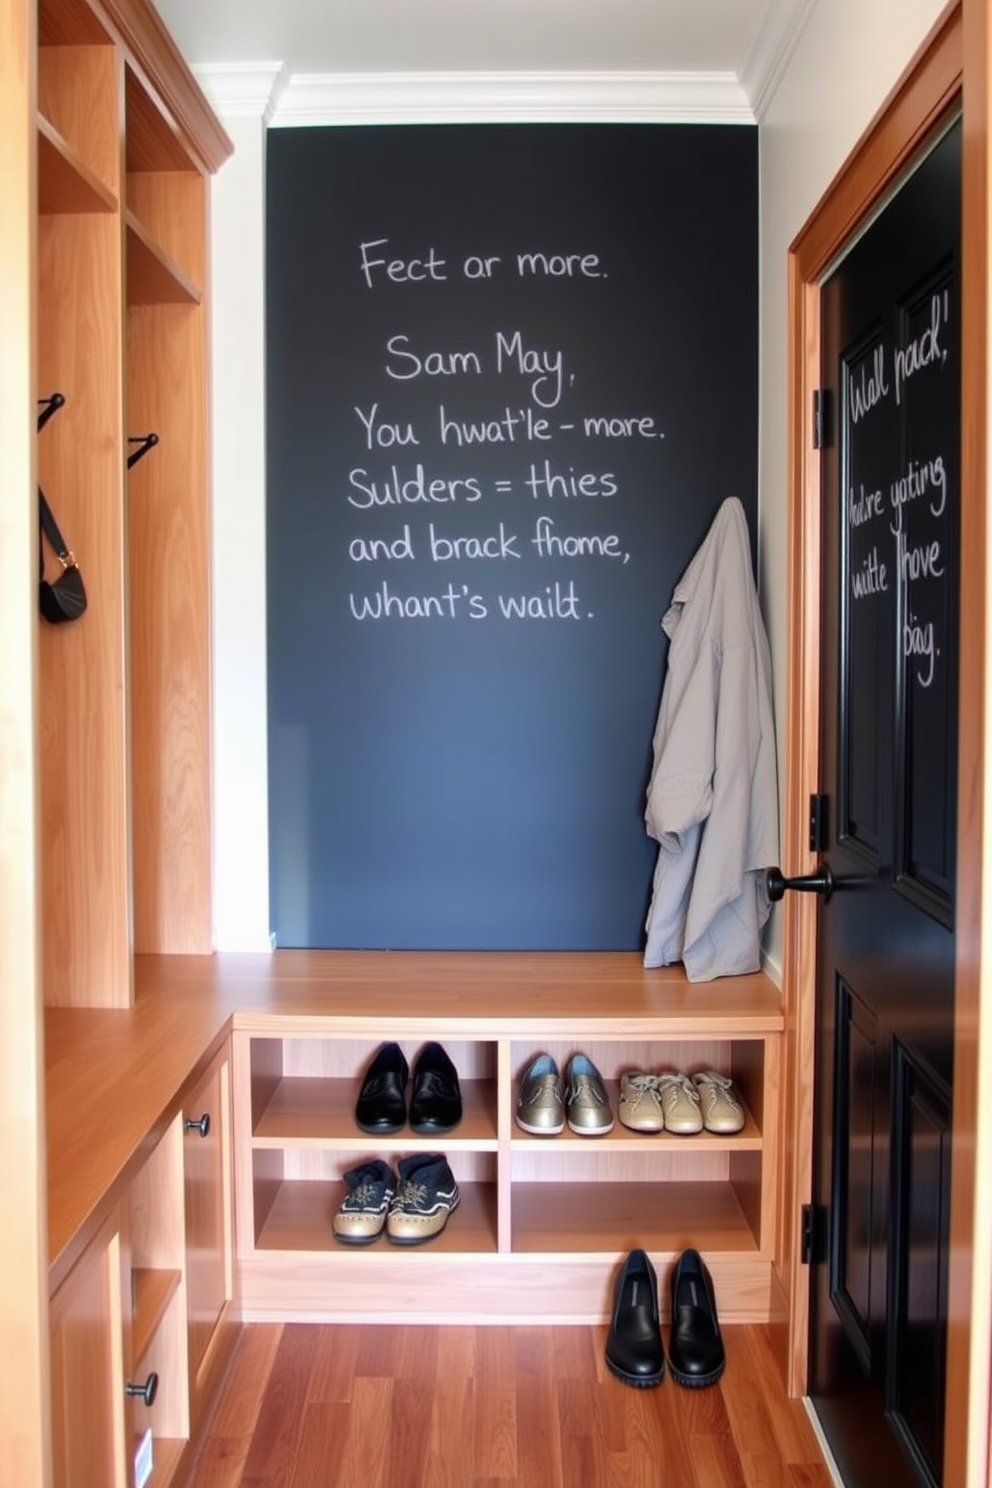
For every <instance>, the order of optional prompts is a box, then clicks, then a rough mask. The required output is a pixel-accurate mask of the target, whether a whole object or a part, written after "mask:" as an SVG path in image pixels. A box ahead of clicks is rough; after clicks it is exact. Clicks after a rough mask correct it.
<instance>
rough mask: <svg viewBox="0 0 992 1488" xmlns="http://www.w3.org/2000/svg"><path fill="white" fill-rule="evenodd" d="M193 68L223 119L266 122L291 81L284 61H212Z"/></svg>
mask: <svg viewBox="0 0 992 1488" xmlns="http://www.w3.org/2000/svg"><path fill="white" fill-rule="evenodd" d="M192 71H193V75H194V77H195V78H196V80H197V82H198V83H199V85H200V87H201V88H202V89H203V92H204V93H205V94H206V96H207V98H208V99H209V101H210V104H211V106H212V107H213V109H214V111H215V112H216V114H217V116H218V117H219V118H221V119H247V118H250V119H262V120H264V122H265V123H266V124H269V123H271V122H272V116H273V113H274V111H275V109H276V107H277V106H278V103H279V98H280V96H281V94H282V93H283V91H284V89H285V87H286V84H287V82H288V81H289V76H288V74H287V72H286V69H285V67H284V66H283V64H282V63H281V62H211V63H207V64H204V65H202V66H197V67H194V68H193V69H192Z"/></svg>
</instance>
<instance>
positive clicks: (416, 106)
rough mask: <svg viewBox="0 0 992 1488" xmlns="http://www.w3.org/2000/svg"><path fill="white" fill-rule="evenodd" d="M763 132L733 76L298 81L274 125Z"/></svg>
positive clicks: (387, 76)
mask: <svg viewBox="0 0 992 1488" xmlns="http://www.w3.org/2000/svg"><path fill="white" fill-rule="evenodd" d="M543 121H548V122H552V121H553V122H556V123H579V122H600V121H603V122H616V123H636V122H641V121H643V122H649V123H672V124H677V123H693V124H700V123H709V124H753V123H754V122H755V120H754V114H753V112H752V110H751V106H750V104H749V103H748V100H747V96H746V94H745V92H744V90H743V88H742V87H741V85H740V83H739V82H738V80H737V77H736V75H735V74H734V73H730V72H575V73H562V72H546V73H545V72H540V73H539V72H527V73H509V72H484V73H441V72H430V73H412V72H411V73H405V72H400V73H358V74H347V73H326V74H305V73H298V74H296V75H295V76H291V77H289V78H288V79H287V81H286V84H285V87H284V88H283V89H282V91H281V93H280V95H279V98H278V101H277V103H276V105H275V107H274V109H273V111H272V113H271V117H270V120H269V122H270V123H271V124H272V125H274V126H275V127H289V126H302V125H320V124H415V123H423V124H429V123H430V124H446V123H534V122H543Z"/></svg>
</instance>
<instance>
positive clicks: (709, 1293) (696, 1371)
mask: <svg viewBox="0 0 992 1488" xmlns="http://www.w3.org/2000/svg"><path fill="white" fill-rule="evenodd" d="M724 1363H725V1358H724V1352H723V1339H722V1338H721V1337H720V1324H719V1323H718V1321H717V1316H716V1296H715V1294H714V1292H713V1279H712V1277H711V1276H710V1273H709V1271H708V1270H707V1269H706V1266H705V1265H704V1263H703V1260H702V1257H701V1256H700V1254H699V1251H698V1250H684V1251H683V1252H682V1255H681V1256H680V1257H679V1260H678V1264H677V1265H676V1267H675V1270H674V1272H673V1273H672V1329H671V1333H670V1334H669V1339H668V1364H669V1368H670V1369H671V1371H672V1378H673V1379H674V1380H677V1381H678V1383H679V1384H680V1385H688V1386H689V1387H690V1388H694V1387H696V1386H700V1385H715V1384H716V1382H717V1380H718V1379H719V1378H720V1376H721V1374H722V1373H723V1366H724Z"/></svg>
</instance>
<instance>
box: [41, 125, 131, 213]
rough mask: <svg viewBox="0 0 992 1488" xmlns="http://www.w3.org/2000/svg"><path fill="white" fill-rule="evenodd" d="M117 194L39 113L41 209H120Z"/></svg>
mask: <svg viewBox="0 0 992 1488" xmlns="http://www.w3.org/2000/svg"><path fill="white" fill-rule="evenodd" d="M117 206H118V203H117V198H116V197H115V196H114V193H113V192H112V191H111V190H110V189H109V188H108V187H107V186H105V185H104V183H103V182H102V181H101V180H100V178H99V176H97V175H96V174H95V173H94V172H93V171H91V170H90V168H89V166H88V165H87V164H86V163H85V161H83V160H82V159H81V158H80V156H79V155H78V154H77V153H76V151H75V150H74V149H73V148H72V146H71V145H70V144H69V143H68V142H67V141H66V140H64V139H63V138H62V136H61V134H59V132H58V130H57V129H56V128H55V126H54V125H53V124H50V123H49V122H48V120H47V119H46V118H45V117H44V116H43V115H41V114H39V115H38V211H39V212H40V213H41V215H42V216H43V217H48V216H54V215H55V214H56V213H59V212H67V213H80V212H116V211H117Z"/></svg>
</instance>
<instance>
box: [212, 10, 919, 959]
mask: <svg viewBox="0 0 992 1488" xmlns="http://www.w3.org/2000/svg"><path fill="white" fill-rule="evenodd" d="M943 6H944V0H813V3H812V4H811V5H810V6H809V9H808V11H807V12H806V21H805V25H804V27H803V29H802V32H801V34H800V35H799V38H798V41H797V42H796V43H795V45H794V49H793V51H792V54H791V56H790V58H789V62H788V65H787V67H786V68H785V69H784V70H783V71H782V73H781V75H780V77H779V78H778V81H777V84H776V87H775V91H774V93H773V94H772V95H771V97H770V99H768V100H767V101H766V102H765V104H764V112H763V114H762V119H761V146H760V156H761V237H762V242H761V305H762V310H761V430H760V485H759V489H760V543H759V545H760V551H761V581H762V600H763V604H764V608H765V615H766V618H767V622H768V630H769V637H770V641H771V647H772V660H773V666H774V676H775V699H776V714H777V726H778V735H779V754H780V759H781V760H782V762H783V768H782V772H781V774H782V778H783V779H784V758H785V755H784V719H785V716H786V707H787V697H786V660H787V647H788V590H787V584H788V573H787V535H788V520H787V433H786V412H787V409H786V396H787V385H786V376H787V331H788V320H787V302H786V288H787V285H786V262H787V253H788V247H789V243H790V242H791V241H792V239H793V238H794V237H795V235H796V234H797V233H798V231H799V230H800V228H801V227H802V225H803V223H804V222H805V220H806V218H807V217H808V216H809V214H810V212H811V211H812V209H813V207H814V206H815V205H816V202H817V201H818V200H819V198H820V196H821V195H822V194H823V192H824V190H825V189H826V187H827V186H828V185H829V183H830V181H831V179H832V177H833V176H834V174H835V173H836V171H837V169H838V168H839V167H840V165H841V164H842V163H843V161H844V159H845V157H846V156H847V155H848V154H849V152H850V151H851V149H852V148H853V146H854V144H855V143H856V141H857V139H858V137H859V136H860V134H861V133H862V132H863V130H864V129H865V127H866V126H867V124H868V123H869V122H870V120H871V118H872V117H873V115H874V114H875V113H876V112H877V111H878V109H879V107H880V106H881V104H882V103H883V101H884V99H885V97H886V95H887V94H888V93H889V91H890V90H891V88H892V87H893V85H894V83H895V82H896V80H897V78H898V77H899V75H900V73H901V72H902V71H903V69H904V67H905V66H906V64H907V62H908V61H909V59H910V57H911V56H912V55H913V53H914V52H915V51H916V50H917V48H918V47H919V45H920V44H921V43H922V41H923V39H924V38H925V36H926V34H927V32H928V31H929V30H930V28H931V26H932V25H933V24H934V22H935V21H936V19H937V17H938V15H939V14H940V12H941V10H942V9H943ZM218 106H219V108H220V111H221V112H222V113H223V105H222V104H221V103H220V102H219V101H218ZM260 115H261V108H260V109H259V111H258V116H256V117H254V118H246V117H237V118H229V117H225V126H226V128H227V129H228V132H229V133H230V134H231V136H232V138H233V140H234V142H235V146H236V154H235V156H234V158H233V159H232V160H231V161H229V162H228V164H227V165H225V166H224V167H223V169H222V170H221V172H220V173H219V174H218V176H217V177H216V179H215V183H214V192H213V235H214V270H213V272H214V278H213V283H214V291H213V340H214V428H215V436H214V443H215V460H214V501H215V520H214V554H215V558H214V616H215V620H214V680H215V689H214V696H215V717H214V801H215V807H214V813H215V823H214V826H215V832H214V841H215V905H216V908H215V943H216V946H217V948H218V949H219V950H258V949H261V948H264V947H267V946H268V944H269V939H268V936H269V918H268V915H269V910H268V822H267V784H266V767H267V760H266V711H265V710H266V701H265V495H264V477H265V448H264V316H263V308H264V262H263V243H264V215H263V204H264V149H263V140H264V126H263V123H262V119H261V117H260ZM779 956H780V944H779V938H778V935H777V927H774V926H773V931H772V935H771V938H770V942H769V959H770V968H771V970H772V971H773V973H774V972H775V970H776V968H777V965H778V961H779Z"/></svg>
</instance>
